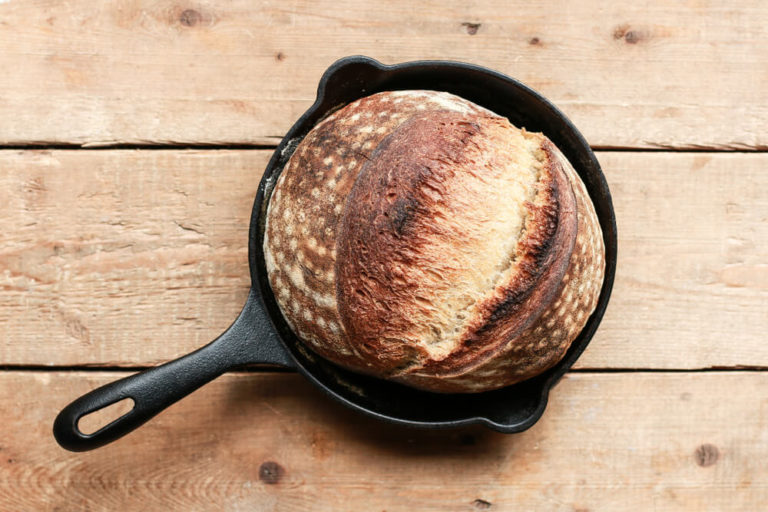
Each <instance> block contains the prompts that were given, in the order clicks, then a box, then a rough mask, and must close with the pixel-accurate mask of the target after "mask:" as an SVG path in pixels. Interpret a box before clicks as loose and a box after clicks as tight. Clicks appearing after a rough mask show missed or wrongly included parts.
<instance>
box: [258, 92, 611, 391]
mask: <svg viewBox="0 0 768 512" xmlns="http://www.w3.org/2000/svg"><path fill="white" fill-rule="evenodd" d="M433 94H434V93H429V92H424V91H420V92H417V93H415V94H413V95H411V94H403V93H382V94H378V95H374V96H371V97H368V98H364V99H362V100H359V101H357V102H354V103H353V104H351V105H348V106H347V107H344V108H342V109H341V110H339V111H337V112H335V113H334V114H332V115H331V116H329V117H328V118H327V119H326V120H324V121H322V122H321V123H320V124H319V125H318V126H316V127H315V128H314V129H313V130H312V131H311V132H310V133H309V134H308V135H307V137H306V138H305V139H304V140H303V141H302V143H301V144H300V145H299V147H298V148H297V150H296V152H295V153H294V155H293V156H292V157H291V159H290V161H289V163H288V164H287V166H286V168H285V169H284V171H283V173H282V175H281V177H280V179H279V181H278V184H277V186H276V188H275V191H274V193H273V196H272V199H271V201H270V205H269V210H268V213H267V229H266V237H265V256H266V257H267V267H268V272H269V280H270V285H271V286H272V289H273V291H274V292H275V296H276V298H277V300H278V304H279V305H280V308H281V310H282V311H283V313H284V316H285V317H286V319H287V320H288V322H289V324H290V325H291V327H292V328H293V329H294V330H295V331H296V332H297V334H298V335H299V336H300V337H301V338H302V339H303V340H304V342H305V343H306V344H307V346H308V347H310V348H311V349H312V350H314V351H315V352H317V353H319V354H320V355H322V356H323V357H326V358H328V359H330V360H332V361H334V362H336V363H338V364H340V365H342V366H345V367H347V368H350V369H353V370H356V371H361V372H365V373H369V374H372V375H376V376H380V377H389V378H396V379H397V380H400V381H401V382H404V383H406V384H408V385H412V386H415V387H419V388H423V389H428V390H432V391H439V392H476V391H484V390H487V389H494V388H497V387H502V386H505V385H508V384H511V383H514V382H517V381H519V380H523V379H525V378H528V377H530V376H533V375H535V374H537V373H540V372H541V371H543V370H544V369H546V368H548V367H550V366H551V365H552V364H554V363H556V362H557V361H558V360H559V359H560V358H561V357H562V355H563V354H564V353H565V351H566V350H567V348H568V346H569V345H570V343H571V342H572V340H573V339H574V338H575V336H576V335H577V334H578V332H579V331H580V330H581V328H582V327H583V325H584V323H586V319H587V318H588V316H589V314H590V313H591V312H592V310H593V309H594V305H595V304H596V300H597V296H598V294H599V287H600V286H601V284H602V269H603V264H604V263H603V261H602V258H603V248H602V236H601V234H600V229H599V224H598V223H597V220H596V216H595V215H594V209H593V207H592V205H591V203H590V202H589V198H588V196H587V194H586V190H584V187H583V184H582V183H581V181H580V180H579V178H578V176H577V175H576V173H575V172H574V171H573V169H572V167H571V166H570V164H569V163H568V162H567V160H566V159H565V158H564V157H562V155H561V154H560V152H559V151H558V150H557V148H555V147H554V145H552V144H551V142H549V141H548V140H547V139H546V138H545V137H543V136H542V135H539V134H525V136H526V137H529V138H530V137H534V138H538V145H539V147H540V149H541V151H540V152H539V153H540V154H539V155H538V159H539V162H540V163H541V173H540V176H539V180H538V184H537V194H536V196H535V198H534V199H532V200H531V201H530V203H528V204H526V209H527V219H526V221H525V230H524V232H523V236H521V237H520V241H519V244H518V247H517V248H516V250H515V256H516V257H515V263H516V264H518V265H517V267H518V268H517V271H516V273H513V274H512V276H511V278H509V279H508V280H507V282H501V281H500V282H498V283H497V284H496V286H495V287H494V288H493V293H492V294H490V295H489V296H487V298H486V299H484V300H483V301H481V302H479V303H477V308H476V309H475V315H474V316H473V317H472V318H471V319H470V320H469V321H467V322H466V323H465V324H464V331H463V332H462V335H461V337H460V338H459V343H458V345H457V346H456V347H455V349H454V350H452V351H451V352H450V353H448V354H447V355H440V356H435V357H434V358H432V357H430V356H429V353H428V351H427V350H425V349H424V347H423V346H422V345H423V344H420V343H419V340H418V339H413V337H412V336H411V337H408V336H407V333H409V332H417V330H414V329H410V327H413V326H409V324H408V322H409V321H410V317H411V316H412V315H411V313H413V311H414V309H413V308H418V297H414V287H413V282H412V281H410V280H409V279H410V278H406V274H407V273H408V272H406V271H403V269H404V268H407V267H409V266H410V267H413V268H421V267H429V265H423V264H424V263H430V262H434V260H435V255H434V254H429V253H428V251H427V252H426V253H425V252H424V251H421V248H423V247H425V246H426V245H427V242H428V239H429V237H430V236H440V237H444V236H449V235H451V236H457V237H460V236H461V234H460V233H453V234H450V233H449V234H446V233H439V232H437V231H435V229H437V228H436V227H435V226H434V225H433V226H431V227H430V223H429V220H430V219H431V218H437V217H439V216H440V215H449V214H450V212H446V211H444V210H441V208H440V205H439V201H437V200H436V199H435V198H439V197H440V194H441V193H443V192H444V191H441V186H442V185H441V184H445V183H449V180H450V179H451V176H452V173H454V172H455V170H456V169H462V166H464V165H466V164H467V163H468V162H469V161H470V160H471V159H472V158H473V151H474V152H475V153H474V155H475V156H477V152H483V151H484V152H488V151H492V150H493V149H494V148H493V147H492V146H488V144H489V142H488V140H485V139H487V136H488V134H489V133H494V132H493V130H497V129H499V127H500V126H501V125H502V124H504V125H505V128H504V129H507V130H509V129H511V130H515V128H513V127H511V126H510V125H509V124H508V122H507V121H506V120H504V119H503V118H500V117H498V116H495V115H493V114H491V113H489V112H487V111H483V110H482V109H479V108H478V107H476V106H474V105H472V104H470V103H468V102H465V101H464V100H461V99H458V98H455V97H454V98H446V96H445V95H442V96H440V97H437V98H436V99H434V100H432V99H431V98H432V97H433V96H431V95H433ZM449 102H454V103H451V104H449ZM452 105H455V106H456V108H455V111H446V110H445V108H446V107H448V108H451V106H452ZM440 130H443V132H442V135H441V136H439V137H435V133H436V131H440ZM430 133H431V134H432V135H429V134H430ZM523 133H524V132H523ZM498 140H499V139H497V142H498ZM483 144H485V146H483ZM394 177H396V179H395V178H394ZM390 192H394V195H391V194H390ZM576 211H578V215H576V214H575V213H574V212H576ZM457 240H458V239H457ZM459 242H460V241H459ZM424 258H432V260H431V261H430V260H429V259H427V260H424ZM433 269H434V267H433ZM437 270H439V269H437ZM553 318H555V320H553ZM403 333H406V336H403Z"/></svg>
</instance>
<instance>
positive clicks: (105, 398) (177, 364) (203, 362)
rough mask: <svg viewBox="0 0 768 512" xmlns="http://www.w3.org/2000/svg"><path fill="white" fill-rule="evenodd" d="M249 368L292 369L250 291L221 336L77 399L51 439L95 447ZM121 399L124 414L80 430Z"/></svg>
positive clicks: (73, 445)
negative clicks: (129, 403) (83, 421)
mask: <svg viewBox="0 0 768 512" xmlns="http://www.w3.org/2000/svg"><path fill="white" fill-rule="evenodd" d="M249 363H268V364H277V365H281V366H287V367H294V366H295V365H294V363H293V361H292V360H291V358H290V356H289V355H288V354H287V352H286V350H285V348H283V345H282V343H281V341H280V339H279V338H278V336H277V334H276V333H275V331H274V328H273V327H272V325H271V321H270V320H269V318H268V316H267V314H266V311H265V309H264V305H263V302H262V299H261V297H260V296H259V294H258V293H256V292H254V290H253V289H251V292H250V294H249V295H248V301H247V302H246V304H245V307H244V308H243V310H242V312H241V313H240V316H239V317H238V318H237V320H235V322H234V323H233V324H232V325H231V326H230V327H229V329H227V330H226V331H225V332H224V333H223V334H222V335H221V336H219V337H218V338H216V339H215V340H214V341H212V342H211V343H209V344H208V345H206V346H204V347H202V348H200V349H198V350H196V351H195V352H192V353H191V354H187V355H185V356H183V357H180V358H179V359H176V360H174V361H170V362H168V363H165V364H163V365H161V366H158V367H155V368H150V369H148V370H144V371H142V372H140V373H137V374H135V375H131V376H129V377H125V378H124V379H120V380H118V381H115V382H112V383H110V384H106V385H105V386H102V387H100V388H97V389H95V390H93V391H91V392H90V393H87V394H85V395H83V396H81V397H80V398H78V399H77V400H75V401H74V402H72V403H71V404H69V405H68V406H66V407H65V408H64V409H63V410H62V411H61V412H60V413H59V415H58V416H57V417H56V421H55V422H54V424H53V435H54V437H55V438H56V441H57V442H58V443H59V444H60V445H61V446H62V447H63V448H66V449H67V450H70V451H74V452H82V451H87V450H92V449H94V448H99V447H100V446H104V445H105V444H107V443H111V442H112V441H115V440H117V439H119V438H121V437H123V436H124V435H126V434H128V433H129V432H131V431H133V430H134V429H136V428H137V427H139V426H141V425H142V424H144V423H145V422H147V421H148V420H149V419H151V418H152V417H153V416H155V415H156V414H158V413H159V412H161V411H162V410H163V409H165V408H166V407H168V406H170V405H171V404H173V403H175V402H177V401H178V400H180V399H181V398H184V397H185V396H187V395H188V394H190V393H192V392H193V391H195V390H196V389H197V388H199V387H200V386H202V385H203V384H206V383H207V382H209V381H211V380H213V379H215V378H216V377H218V376H219V375H221V374H222V373H224V372H225V371H227V370H229V369H230V368H232V367H235V366H239V365H242V364H249ZM126 398H130V399H132V400H133V402H134V407H133V409H131V410H130V411H129V412H127V413H126V414H124V415H123V416H121V417H120V418H117V419H116V420H114V421H112V422H111V423H109V424H107V425H105V426H104V427H102V428H100V429H99V430H97V431H96V432H94V433H92V434H84V433H83V432H81V431H80V429H79V427H78V422H79V421H80V418H82V417H83V416H85V415H87V414H90V413H92V412H94V411H97V410H99V409H102V408H104V407H107V406H108V405H111V404H114V403H116V402H119V401H121V400H124V399H126Z"/></svg>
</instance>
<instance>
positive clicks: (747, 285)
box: [0, 150, 768, 368]
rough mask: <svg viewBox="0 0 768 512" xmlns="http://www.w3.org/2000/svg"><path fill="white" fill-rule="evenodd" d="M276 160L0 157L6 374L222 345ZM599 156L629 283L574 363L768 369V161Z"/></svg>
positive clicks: (133, 360) (244, 283)
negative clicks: (259, 201)
mask: <svg viewBox="0 0 768 512" xmlns="http://www.w3.org/2000/svg"><path fill="white" fill-rule="evenodd" d="M269 154H270V153H269V152H268V151H157V150H153V151H125V150H121V151H111V150H110V151H52V152H51V151H3V152H0V168H2V169H3V173H1V174H0V232H2V233H3V235H2V236H3V244H2V245H0V289H1V290H2V293H0V325H2V326H3V329H2V330H0V364H3V365H79V364H89V365H107V366H122V365H129V366H134V365H152V364H156V363H158V362H161V361H163V360H167V359H170V358H173V357H176V356H178V355H180V354H182V353H185V352H188V351H191V350H193V349H195V348H197V347H198V346H201V345H202V344H204V343H206V342H207V341H209V340H211V339H213V338H214V337H216V336H217V335H218V334H219V333H220V332H221V331H222V330H223V329H225V328H226V327H227V325H229V323H230V322H231V321H232V320H233V319H234V318H235V317H236V315H237V313H238V311H239V310H240V307H241V306H242V304H243V302H244V300H245V297H246V295H247V291H248V283H249V277H248V263H247V248H246V239H247V231H248V219H249V215H250V209H251V204H252V200H253V197H254V195H255V191H256V188H257V185H258V181H259V178H260V175H261V172H262V170H263V168H264V166H265V165H266V162H267V159H268V157H269ZM599 158H600V159H601V161H602V164H603V167H604V168H605V171H606V174H607V176H608V180H609V182H610V186H611V189H612V192H613V195H614V201H615V205H616V211H617V217H618V224H619V234H620V243H619V247H620V250H619V265H618V268H619V271H618V276H617V279H616V285H615V291H614V294H613V296H612V302H611V304H610V307H609V308H608V312H607V314H606V317H605V319H604V322H603V324H602V325H601V328H600V330H599V331H598V333H597V335H596V337H595V339H594V340H593V342H592V344H591V345H590V347H589V349H588V350H587V352H586V353H585V354H584V356H583V357H582V358H581V359H580V361H579V366H580V367H582V368H605V367H608V368H628V367H637V368H706V367H711V366H768V346H767V345H766V344H765V331H766V329H767V328H768V316H766V313H765V304H766V303H768V300H767V299H768V265H766V262H768V222H766V220H767V219H768V197H767V196H766V195H765V193H764V190H766V188H768V174H767V173H765V172H764V171H765V168H766V166H767V165H768V155H765V154H656V153H623V152H622V153H600V154H599Z"/></svg>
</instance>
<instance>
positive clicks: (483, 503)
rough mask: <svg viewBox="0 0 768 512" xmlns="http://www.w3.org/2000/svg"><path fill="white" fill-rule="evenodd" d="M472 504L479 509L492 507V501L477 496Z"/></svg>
mask: <svg viewBox="0 0 768 512" xmlns="http://www.w3.org/2000/svg"><path fill="white" fill-rule="evenodd" d="M472 505H474V506H475V508H476V509H477V510H488V509H489V508H491V502H490V501H486V500H481V499H480V498H477V499H476V500H475V501H473V502H472Z"/></svg>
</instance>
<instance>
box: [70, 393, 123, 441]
mask: <svg viewBox="0 0 768 512" xmlns="http://www.w3.org/2000/svg"><path fill="white" fill-rule="evenodd" d="M135 405H136V402H134V401H133V398H123V399H122V400H119V401H117V402H115V403H112V404H109V405H107V406H106V407H102V408H101V409H96V410H95V411H93V412H89V413H88V414H86V415H85V416H83V417H82V418H80V420H79V421H78V422H77V429H78V430H79V431H80V432H82V433H83V434H85V435H90V434H93V433H94V432H97V431H98V430H99V429H101V428H102V427H104V426H105V425H109V424H110V423H112V422H113V421H115V420H117V419H120V418H122V417H123V416H125V415H126V414H128V413H129V412H131V411H132V410H133V407H134V406H135Z"/></svg>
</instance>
